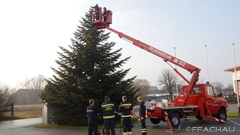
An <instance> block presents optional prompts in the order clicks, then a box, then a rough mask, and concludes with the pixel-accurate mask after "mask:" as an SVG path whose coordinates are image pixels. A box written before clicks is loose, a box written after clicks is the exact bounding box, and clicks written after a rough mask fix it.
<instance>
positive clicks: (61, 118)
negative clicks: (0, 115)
mask: <svg viewBox="0 0 240 135" xmlns="http://www.w3.org/2000/svg"><path fill="white" fill-rule="evenodd" d="M108 38H109V33H105V31H104V30H102V29H97V28H95V27H94V26H93V24H92V14H91V10H89V12H87V13H86V15H85V18H84V17H82V21H80V26H78V27H77V30H76V31H75V32H74V38H72V39H71V41H72V45H69V49H66V48H64V47H60V49H61V51H62V52H58V54H59V60H56V63H57V64H58V65H59V67H58V68H57V69H56V68H52V70H53V71H54V72H55V73H56V75H53V78H51V79H49V80H47V85H46V87H45V89H44V91H43V93H42V94H41V98H42V99H43V100H45V101H46V102H47V103H48V104H47V105H48V107H49V109H50V110H51V112H52V114H53V116H54V117H53V118H54V119H53V121H54V123H56V124H60V125H86V124H87V117H86V107H87V106H88V105H89V104H88V101H89V99H94V100H95V105H96V106H97V107H98V109H99V110H100V105H101V104H102V102H104V96H106V95H108V96H110V97H111V101H113V102H114V103H115V104H116V106H118V105H119V103H120V102H121V96H123V95H126V96H127V97H128V99H129V100H130V101H131V102H134V100H136V91H135V90H134V88H133V87H132V85H133V79H134V78H135V76H134V77H131V78H127V79H126V78H125V76H126V75H127V73H128V72H129V70H130V69H122V68H121V66H122V65H123V64H124V63H126V62H127V61H128V60H129V58H130V57H127V58H124V59H120V57H121V53H120V51H121V49H118V50H115V51H114V50H113V49H112V48H113V46H114V45H115V43H114V42H107V40H108Z"/></svg>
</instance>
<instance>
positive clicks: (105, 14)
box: [103, 7, 107, 22]
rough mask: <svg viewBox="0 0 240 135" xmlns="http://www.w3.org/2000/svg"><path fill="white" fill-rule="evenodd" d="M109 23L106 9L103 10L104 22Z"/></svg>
mask: <svg viewBox="0 0 240 135" xmlns="http://www.w3.org/2000/svg"><path fill="white" fill-rule="evenodd" d="M106 21H107V8H106V7H104V8H103V22H106Z"/></svg>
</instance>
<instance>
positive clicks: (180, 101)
mask: <svg viewBox="0 0 240 135" xmlns="http://www.w3.org/2000/svg"><path fill="white" fill-rule="evenodd" d="M100 9H101V8H100ZM100 14H101V15H102V13H101V10H100ZM93 17H94V16H93ZM111 23H112V12H111V11H110V10H108V11H107V20H106V21H102V18H101V16H100V18H99V20H95V18H93V25H95V26H96V27H97V28H98V29H102V28H105V29H108V30H109V31H111V32H113V33H116V34H117V35H118V36H119V37H120V38H122V39H124V40H126V41H129V42H130V43H132V44H133V45H135V46H137V47H139V48H141V49H144V50H145V51H148V52H150V53H152V54H154V55H156V56H158V57H160V58H162V59H163V61H164V62H167V63H168V62H170V63H172V64H174V65H177V66H179V67H181V68H183V69H185V70H187V71H189V72H190V73H191V74H192V77H191V79H190V80H188V79H186V78H185V77H184V76H183V75H182V74H181V73H180V72H179V71H178V70H177V69H176V68H174V67H172V66H171V65H170V64H169V63H168V64H169V65H170V66H171V67H172V68H173V70H174V71H175V72H176V73H177V74H178V75H179V76H181V77H182V78H183V79H184V80H185V81H186V82H187V83H188V86H187V87H186V88H185V89H184V90H183V91H182V92H181V93H180V95H181V96H180V95H179V96H178V97H177V98H175V99H174V100H173V104H174V106H182V105H185V102H186V100H187V97H188V94H189V92H190V91H191V89H192V88H193V86H194V85H195V84H196V82H197V81H198V76H199V72H200V69H199V68H197V67H195V66H193V65H191V64H189V63H187V62H185V61H183V60H180V59H178V58H176V57H174V56H172V55H170V54H167V53H165V52H163V51H161V50H159V49H157V48H155V47H152V46H150V45H148V44H146V43H143V42H142V41H140V40H137V39H135V38H133V37H130V36H128V35H126V34H124V33H122V32H119V31H117V30H115V29H113V28H110V27H109V25H110V24H111Z"/></svg>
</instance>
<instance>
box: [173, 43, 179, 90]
mask: <svg viewBox="0 0 240 135" xmlns="http://www.w3.org/2000/svg"><path fill="white" fill-rule="evenodd" d="M173 48H174V57H175V58H176V48H175V47H173ZM175 69H177V65H175ZM175 81H176V92H177V94H178V77H177V73H176V74H175Z"/></svg>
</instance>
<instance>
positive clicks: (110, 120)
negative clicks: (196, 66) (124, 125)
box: [101, 96, 115, 135]
mask: <svg viewBox="0 0 240 135" xmlns="http://www.w3.org/2000/svg"><path fill="white" fill-rule="evenodd" d="M101 108H102V113H103V119H104V128H105V129H106V135H110V130H111V135H115V130H114V128H115V107H114V104H113V103H112V102H111V101H110V97H109V96H105V102H104V103H103V104H102V105H101Z"/></svg>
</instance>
